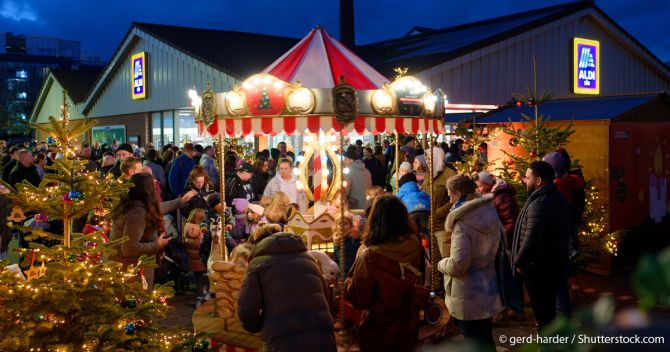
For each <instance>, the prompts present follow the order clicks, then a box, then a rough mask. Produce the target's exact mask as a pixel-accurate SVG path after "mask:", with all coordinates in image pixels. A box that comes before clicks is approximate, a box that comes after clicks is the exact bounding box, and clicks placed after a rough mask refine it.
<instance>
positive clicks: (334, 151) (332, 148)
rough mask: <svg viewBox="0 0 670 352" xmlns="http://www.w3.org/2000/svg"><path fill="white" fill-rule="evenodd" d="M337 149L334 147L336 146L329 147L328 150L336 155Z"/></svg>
mask: <svg viewBox="0 0 670 352" xmlns="http://www.w3.org/2000/svg"><path fill="white" fill-rule="evenodd" d="M338 149H339V148H338V146H336V145H334V146H331V147H330V150H332V151H333V153H337V151H338Z"/></svg>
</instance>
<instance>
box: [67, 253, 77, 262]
mask: <svg viewBox="0 0 670 352" xmlns="http://www.w3.org/2000/svg"><path fill="white" fill-rule="evenodd" d="M75 260H77V256H76V255H74V253H70V254H68V255H67V261H68V262H70V263H74V262H75Z"/></svg>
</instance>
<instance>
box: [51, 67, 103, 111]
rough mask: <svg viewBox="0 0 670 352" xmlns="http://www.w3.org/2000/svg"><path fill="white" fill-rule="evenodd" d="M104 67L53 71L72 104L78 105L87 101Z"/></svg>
mask: <svg viewBox="0 0 670 352" xmlns="http://www.w3.org/2000/svg"><path fill="white" fill-rule="evenodd" d="M102 69H103V68H102V67H98V68H90V69H86V70H51V73H52V74H53V75H54V77H55V78H56V80H57V81H58V83H60V85H61V86H62V87H63V89H65V90H66V91H67V94H68V95H69V96H70V99H72V102H74V103H75V104H78V103H80V102H82V101H84V100H85V99H86V95H87V94H88V92H89V90H91V87H92V86H93V83H95V81H96V79H97V78H98V76H100V72H102Z"/></svg>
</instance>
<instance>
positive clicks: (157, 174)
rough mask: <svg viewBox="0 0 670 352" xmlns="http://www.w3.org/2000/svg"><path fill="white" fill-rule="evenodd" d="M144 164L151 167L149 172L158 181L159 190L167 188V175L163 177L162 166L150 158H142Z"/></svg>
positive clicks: (163, 170)
mask: <svg viewBox="0 0 670 352" xmlns="http://www.w3.org/2000/svg"><path fill="white" fill-rule="evenodd" d="M143 164H144V166H148V167H149V168H150V169H151V173H152V174H153V175H154V179H156V180H157V181H158V182H160V184H161V190H164V189H167V188H168V184H167V177H165V169H163V167H162V166H161V165H160V164H158V163H156V162H153V161H151V160H144V163H143Z"/></svg>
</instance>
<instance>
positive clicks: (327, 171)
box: [321, 169, 330, 176]
mask: <svg viewBox="0 0 670 352" xmlns="http://www.w3.org/2000/svg"><path fill="white" fill-rule="evenodd" d="M321 174H322V175H323V176H328V175H330V171H329V170H328V169H321Z"/></svg>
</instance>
